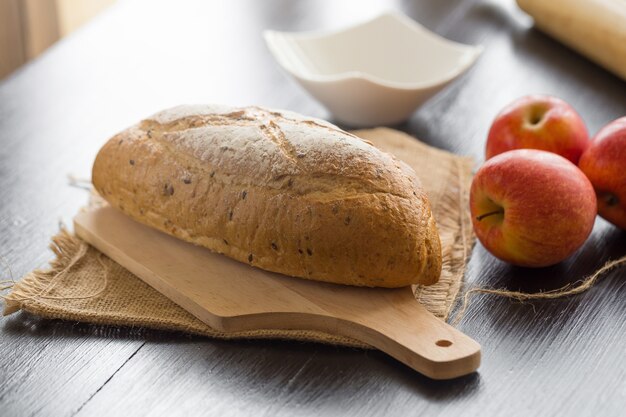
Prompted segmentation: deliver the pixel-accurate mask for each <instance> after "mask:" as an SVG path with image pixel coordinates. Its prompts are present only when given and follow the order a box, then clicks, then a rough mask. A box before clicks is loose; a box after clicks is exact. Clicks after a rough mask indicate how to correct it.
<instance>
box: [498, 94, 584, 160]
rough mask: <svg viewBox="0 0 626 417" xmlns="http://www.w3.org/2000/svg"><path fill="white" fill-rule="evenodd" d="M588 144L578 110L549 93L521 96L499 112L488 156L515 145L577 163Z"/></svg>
mask: <svg viewBox="0 0 626 417" xmlns="http://www.w3.org/2000/svg"><path fill="white" fill-rule="evenodd" d="M588 146H589V134H588V133H587V127H586V126H585V123H584V122H583V120H582V119H581V118H580V116H579V115H578V113H576V110H574V109H573V108H572V106H570V105H569V104H567V103H566V102H565V101H563V100H561V99H559V98H556V97H550V96H542V95H531V96H526V97H522V98H519V99H517V100H515V101H514V102H513V103H511V104H509V105H508V106H507V107H505V108H504V110H502V112H500V114H498V116H497V117H496V119H495V120H494V122H493V124H492V125H491V129H490V130H489V137H488V138H487V153H486V156H487V159H489V158H491V157H493V156H495V155H498V154H501V153H503V152H506V151H510V150H513V149H541V150H544V151H548V152H554V153H556V154H559V155H561V156H562V157H564V158H567V159H569V160H570V161H572V162H573V163H574V164H578V159H579V158H580V155H582V153H583V152H584V150H585V149H587V147H588Z"/></svg>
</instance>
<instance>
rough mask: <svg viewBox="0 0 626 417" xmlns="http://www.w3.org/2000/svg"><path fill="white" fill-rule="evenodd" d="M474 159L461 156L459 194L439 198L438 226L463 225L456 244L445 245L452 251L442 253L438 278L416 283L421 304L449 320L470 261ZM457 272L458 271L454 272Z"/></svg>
mask: <svg viewBox="0 0 626 417" xmlns="http://www.w3.org/2000/svg"><path fill="white" fill-rule="evenodd" d="M472 165H473V161H472V159H471V158H464V159H461V158H459V159H458V160H457V163H456V171H457V172H456V175H457V177H458V183H457V184H458V189H457V193H456V194H452V193H448V194H444V195H442V196H441V197H440V199H439V200H438V201H439V203H438V204H439V207H437V209H438V212H439V213H445V214H446V216H439V218H438V219H437V224H438V226H439V227H440V228H441V229H443V228H448V227H453V225H454V224H458V225H460V232H459V233H458V234H457V235H456V236H455V241H454V243H453V244H452V245H451V246H449V247H447V248H445V249H444V250H445V251H449V253H445V252H444V253H443V254H442V255H443V256H442V259H443V264H442V271H441V276H440V277H439V281H438V282H437V283H436V284H433V285H429V286H422V285H420V286H417V287H416V288H415V298H416V299H417V301H419V302H420V303H422V304H423V305H424V306H425V307H426V308H427V309H428V310H429V311H430V312H431V313H433V314H434V315H435V316H437V317H441V318H443V319H444V320H448V317H449V315H450V311H451V310H452V309H453V307H454V306H455V304H456V299H457V296H458V294H459V291H460V289H461V285H462V284H463V279H462V278H461V279H458V278H457V277H458V275H456V274H461V276H462V275H463V274H464V273H465V265H466V263H467V261H468V260H469V256H470V253H471V251H472V248H473V245H474V241H475V236H474V233H473V231H472V225H471V221H472V220H471V218H470V213H469V210H466V209H465V208H467V207H469V184H470V182H471V175H469V174H468V173H469V172H471V168H472ZM453 271H456V274H454V273H453Z"/></svg>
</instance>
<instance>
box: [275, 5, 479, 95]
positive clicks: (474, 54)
mask: <svg viewBox="0 0 626 417" xmlns="http://www.w3.org/2000/svg"><path fill="white" fill-rule="evenodd" d="M390 17H391V18H392V19H393V20H394V21H396V22H397V23H398V24H403V25H405V26H406V27H408V28H409V29H410V30H412V31H413V32H414V33H416V34H417V35H419V36H422V37H426V38H429V39H430V40H431V41H434V42H437V43H440V44H444V45H446V46H445V47H448V48H454V49H457V50H458V51H459V53H462V54H465V55H466V56H467V58H466V59H465V60H464V61H463V63H462V64H461V65H457V66H455V67H454V68H451V70H450V71H447V72H444V73H443V75H442V76H440V77H439V78H434V79H431V80H428V81H395V80H392V79H387V78H383V77H379V76H377V75H374V74H371V73H368V72H365V71H359V70H349V71H342V72H337V73H334V74H316V73H314V72H310V73H306V74H305V73H303V72H301V71H298V70H297V69H295V68H293V66H292V65H290V64H289V63H288V62H287V61H286V60H285V59H284V58H283V53H282V51H281V49H282V48H280V47H279V46H278V45H276V42H275V39H276V38H283V39H290V40H295V41H297V40H302V39H304V40H317V39H320V38H327V37H332V36H336V35H338V34H341V33H345V32H349V31H351V30H354V29H356V28H358V27H362V26H367V25H369V24H371V23H373V22H375V21H377V20H379V19H384V18H390ZM263 38H264V39H265V43H266V45H267V47H268V49H269V50H270V52H271V54H272V55H273V56H274V58H275V59H276V61H278V63H279V64H280V66H281V67H283V68H284V69H285V70H286V71H287V72H289V73H290V74H291V75H292V76H294V77H296V78H299V79H302V80H305V81H311V82H316V83H333V82H341V81H348V80H355V79H359V80H363V81H365V82H369V83H372V84H376V85H379V86H383V87H388V88H392V89H398V90H424V89H429V88H434V87H438V86H441V85H444V84H446V83H448V82H450V81H452V80H454V79H455V78H457V77H459V76H460V75H461V74H463V73H464V72H465V71H467V70H468V69H469V68H470V67H471V66H472V65H473V64H474V63H475V62H476V60H477V59H478V57H479V56H480V55H481V54H482V52H483V51H484V47H483V46H482V45H480V44H478V45H467V44H463V43H459V42H455V41H451V40H449V39H447V38H445V37H443V36H441V35H438V34H437V33H435V32H432V31H431V30H429V29H427V28H425V27H424V26H423V25H421V24H420V23H418V22H416V21H415V20H413V19H411V18H410V17H409V16H407V15H405V14H403V13H401V12H398V11H395V10H388V11H385V12H383V13H380V14H378V15H376V16H374V17H372V18H370V19H368V20H365V21H362V22H360V23H356V24H352V25H350V26H347V27H344V28H340V29H333V30H323V29H322V30H312V31H303V32H285V31H277V30H271V29H266V30H264V31H263Z"/></svg>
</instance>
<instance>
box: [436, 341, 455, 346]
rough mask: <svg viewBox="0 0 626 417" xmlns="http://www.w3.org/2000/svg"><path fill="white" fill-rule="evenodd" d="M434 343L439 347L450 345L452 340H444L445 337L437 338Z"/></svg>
mask: <svg viewBox="0 0 626 417" xmlns="http://www.w3.org/2000/svg"><path fill="white" fill-rule="evenodd" d="M435 344H436V345H437V346H440V347H448V346H452V342H451V341H449V340H445V339H441V340H437V341H436V342H435Z"/></svg>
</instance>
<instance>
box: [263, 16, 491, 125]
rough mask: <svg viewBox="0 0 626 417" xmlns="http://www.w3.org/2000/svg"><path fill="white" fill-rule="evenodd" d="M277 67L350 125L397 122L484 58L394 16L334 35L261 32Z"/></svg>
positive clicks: (476, 51) (474, 49) (478, 48)
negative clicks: (479, 58) (479, 59)
mask: <svg viewBox="0 0 626 417" xmlns="http://www.w3.org/2000/svg"><path fill="white" fill-rule="evenodd" d="M263 35H264V37H265V41H266V42H267V46H268V47H269V49H270V51H271V52H272V54H273V55H274V57H275V58H276V60H277V61H278V62H279V64H280V65H281V66H282V67H283V68H284V69H285V70H286V71H287V72H288V73H289V74H291V75H292V76H293V77H294V78H295V79H296V80H298V82H299V83H300V84H301V85H302V86H303V87H304V88H305V89H306V90H307V91H308V92H309V93H310V94H311V95H312V96H313V97H315V98H316V99H318V100H319V101H320V102H321V103H322V104H324V105H325V106H326V107H327V108H328V110H330V112H331V113H332V114H333V115H334V117H335V118H336V119H337V120H338V121H339V122H342V123H345V124H348V125H351V126H374V125H388V124H395V123H399V122H401V121H403V120H406V119H407V118H409V117H410V116H411V114H412V113H413V112H414V111H415V109H417V107H418V106H420V105H421V104H422V103H424V102H425V101H426V100H428V99H429V98H430V97H432V96H433V95H434V94H436V93H437V92H438V91H440V90H441V89H442V88H444V87H445V86H446V85H448V84H449V83H450V82H452V81H453V80H454V79H456V78H457V77H459V76H460V75H461V74H463V72H465V71H466V70H467V69H468V68H469V67H470V66H471V65H472V64H473V63H474V61H476V58H478V56H479V55H480V53H481V51H482V46H469V45H463V44H459V43H456V42H452V41H449V40H447V39H445V38H442V37H440V36H438V35H436V34H434V33H432V32H430V31H428V30H427V29H425V28H424V27H423V26H421V25H420V24H419V23H417V22H415V21H413V20H411V19H410V18H409V17H407V16H405V15H403V14H400V13H395V12H389V13H385V14H382V15H380V16H378V17H376V18H374V19H372V20H370V21H368V22H365V23H361V24H358V25H356V26H352V27H350V28H347V29H343V30H340V31H336V32H332V33H329V32H326V33H312V32H309V33H287V32H276V31H271V30H268V31H265V32H264V33H263Z"/></svg>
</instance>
